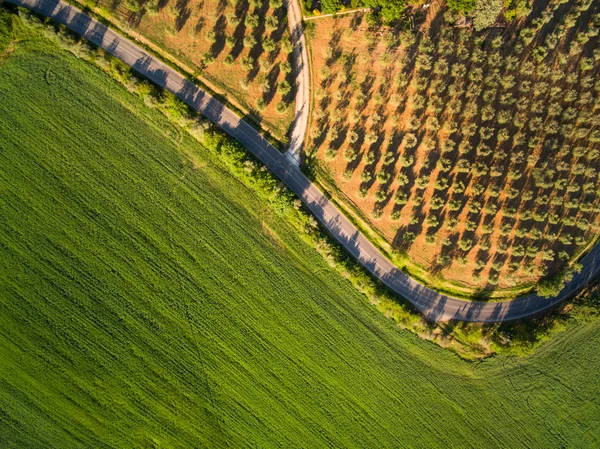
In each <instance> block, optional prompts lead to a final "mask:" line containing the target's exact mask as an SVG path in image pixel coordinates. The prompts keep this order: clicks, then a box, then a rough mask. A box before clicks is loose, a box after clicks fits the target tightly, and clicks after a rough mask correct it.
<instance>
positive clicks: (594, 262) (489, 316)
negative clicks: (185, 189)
mask: <svg viewBox="0 0 600 449" xmlns="http://www.w3.org/2000/svg"><path fill="white" fill-rule="evenodd" d="M9 1H10V2H11V3H15V4H17V5H20V6H24V7H27V8H29V9H32V10H33V11H36V12H38V13H40V14H42V15H44V16H48V17H51V18H52V19H54V20H55V21H57V22H59V23H62V24H64V25H66V26H67V27H68V28H70V29H71V30H73V31H75V32H77V33H79V34H81V35H82V36H84V37H86V38H87V39H89V40H90V41H92V42H93V43H95V44H96V45H98V46H100V47H102V48H104V49H105V50H106V51H108V52H109V53H111V54H113V55H114V56H116V57H117V58H119V59H121V60H122V61H123V62H125V63H126V64H128V65H130V66H131V67H133V68H134V69H135V70H137V71H138V72H140V73H142V74H144V75H145V76H146V77H148V78H149V79H151V80H152V81H154V82H155V83H156V84H158V85H160V86H162V87H164V88H166V89H168V90H170V91H171V92H173V93H175V94H176V95H177V96H178V97H179V98H181V99H182V100H184V101H185V102H186V103H188V104H189V105H191V106H192V107H194V108H195V109H196V110H198V111H199V112H200V113H202V114H203V115H204V116H206V117H207V118H208V119H209V120H211V121H212V122H214V123H215V124H216V125H218V126H219V127H221V128H222V129H223V130H224V131H225V132H227V133H228V134H229V135H230V136H232V137H233V138H234V139H236V140H238V141H239V142H240V143H241V144H243V145H244V146H245V147H246V148H247V149H248V150H249V151H250V152H251V153H252V154H254V156H256V157H257V158H258V159H260V160H261V161H262V162H263V163H264V164H265V165H266V166H267V167H268V168H269V170H271V171H272V172H273V173H275V175H277V176H278V177H279V178H280V179H281V180H283V181H284V182H285V184H287V186H288V187H289V188H290V189H291V190H292V191H293V192H295V193H296V194H297V195H298V197H299V198H301V200H302V201H303V202H304V204H306V206H307V207H308V208H309V209H310V210H311V211H312V212H313V213H314V214H315V216H316V217H317V218H318V219H319V220H320V221H321V222H322V223H323V224H324V225H325V226H326V227H327V229H329V232H330V233H331V235H333V236H334V237H335V238H336V239H337V240H338V241H339V242H340V243H341V244H342V245H343V246H344V247H345V248H346V249H347V250H348V252H350V253H351V254H352V255H353V256H354V257H355V258H356V259H358V260H359V261H360V262H361V263H362V264H363V265H364V266H365V267H366V268H367V269H368V270H369V271H371V273H373V274H374V275H375V276H376V277H377V278H379V279H380V280H381V281H382V282H383V283H385V284H386V285H387V286H388V287H389V288H391V289H392V290H394V291H395V292H397V293H398V294H400V295H402V296H403V297H405V298H406V299H407V300H408V301H410V302H411V303H412V304H413V305H414V306H415V307H416V308H417V309H419V310H420V311H421V312H422V313H423V314H424V315H425V316H426V317H427V318H428V319H430V320H436V321H445V320H460V321H477V322H499V321H509V320H516V319H519V318H524V317H528V316H531V315H535V314H538V313H540V312H542V311H544V310H546V309H548V308H550V307H552V306H554V305H556V304H558V303H559V302H561V301H563V300H565V299H566V298H568V297H569V296H571V295H572V294H573V293H574V292H575V291H577V290H578V289H580V288H581V287H583V286H585V285H586V284H587V283H588V282H589V280H590V279H591V278H592V277H594V276H595V275H597V274H598V271H599V269H600V245H596V246H595V247H594V248H593V249H592V251H591V252H590V253H589V254H588V255H587V256H586V257H585V258H584V259H583V261H582V264H583V266H584V268H583V270H582V271H581V273H580V274H579V275H577V276H576V277H575V278H574V279H573V281H571V282H570V283H569V284H568V285H567V286H566V287H565V289H564V290H563V291H562V292H561V294H560V295H559V297H557V298H553V299H545V298H540V297H538V296H535V295H529V296H524V297H521V298H517V299H515V300H512V301H503V302H481V301H465V300H461V299H457V298H453V297H451V296H447V295H443V294H441V293H438V292H435V291H433V290H431V289H429V288H427V287H425V286H423V285H421V284H419V283H418V282H416V281H415V280H413V279H411V278H409V277H408V276H407V275H406V274H404V273H403V272H401V271H400V270H398V269H397V268H396V267H395V266H394V265H393V264H392V263H391V262H390V261H389V260H388V259H387V258H386V257H385V256H383V255H382V254H381V253H380V252H379V250H377V248H375V246H374V245H373V244H372V243H371V242H369V241H368V240H367V239H366V238H365V237H364V236H363V235H362V234H361V233H360V232H359V231H358V230H357V229H356V228H355V227H354V226H353V225H352V224H351V223H350V222H349V221H348V219H347V218H346V217H345V216H344V215H343V214H342V213H341V212H340V211H339V210H338V209H337V208H336V207H335V206H334V205H333V204H332V203H331V202H330V201H329V200H327V198H326V197H325V196H324V195H323V193H322V192H321V191H320V190H319V189H318V188H317V187H316V186H315V185H314V184H312V183H311V182H310V181H309V180H308V178H306V176H304V174H302V172H301V171H300V169H299V168H298V166H297V165H296V164H295V163H294V162H293V161H290V160H289V159H288V158H287V157H286V156H284V155H282V154H281V153H280V152H279V151H278V150H277V149H276V148H275V147H273V146H272V145H270V144H269V142H267V140H266V139H264V138H263V137H262V136H261V135H260V134H259V133H258V132H257V131H256V130H255V129H254V128H252V127H251V126H250V125H248V124H247V123H246V122H244V121H243V120H241V119H240V118H239V117H238V116H237V115H236V114H234V113H233V112H232V111H230V110H229V109H227V108H226V107H225V106H224V105H222V104H221V103H219V102H218V101H217V100H215V99H214V98H213V97H211V96H210V95H209V94H208V93H206V92H204V91H202V90H201V89H199V88H198V87H196V86H195V85H194V84H193V83H191V82H190V81H188V80H186V79H185V78H184V77H183V76H182V75H181V74H179V73H178V72H177V71H176V70H174V69H172V68H170V67H169V66H167V65H166V64H163V63H162V62H161V61H160V60H158V59H157V58H155V57H153V56H151V55H149V54H148V53H146V52H145V51H143V50H142V49H141V48H140V47H138V46H137V45H136V44H135V43H133V42H132V41H130V40H128V39H126V38H124V37H122V36H121V35H119V34H117V33H116V32H114V31H112V30H110V29H108V28H107V27H105V26H104V25H102V24H100V23H99V22H97V21H95V20H94V19H92V18H91V17H89V16H87V15H86V14H84V13H82V12H81V11H80V10H78V9H76V8H74V7H72V6H70V5H68V4H66V3H64V2H62V1H58V0H9Z"/></svg>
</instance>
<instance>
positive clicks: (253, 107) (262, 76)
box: [94, 0, 294, 140]
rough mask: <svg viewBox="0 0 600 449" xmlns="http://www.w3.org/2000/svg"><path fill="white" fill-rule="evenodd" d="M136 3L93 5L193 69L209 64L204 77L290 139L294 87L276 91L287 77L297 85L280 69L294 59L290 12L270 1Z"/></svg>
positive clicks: (103, 1)
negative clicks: (267, 45)
mask: <svg viewBox="0 0 600 449" xmlns="http://www.w3.org/2000/svg"><path fill="white" fill-rule="evenodd" d="M127 3H129V4H127ZM132 4H135V3H134V1H131V2H125V1H113V0H99V2H98V3H96V4H94V5H95V6H98V7H100V8H101V9H102V10H103V11H104V13H103V15H108V14H110V15H112V16H113V17H116V18H117V19H118V20H119V21H120V22H123V23H125V24H126V26H127V27H128V28H129V30H131V31H133V32H136V33H139V34H140V35H142V36H143V37H144V38H147V39H148V40H150V41H151V42H152V43H153V44H155V45H157V46H158V47H160V48H162V49H164V50H166V51H167V52H168V53H169V54H171V55H173V56H174V57H176V58H177V59H178V60H180V61H181V62H183V63H184V64H186V65H187V66H188V67H190V68H192V69H193V70H197V69H199V68H201V67H204V69H203V70H202V72H201V76H202V77H203V78H205V79H206V80H208V81H209V83H210V84H212V85H213V86H215V87H216V90H218V91H220V92H222V93H224V95H225V96H227V97H228V98H231V99H232V100H233V102H234V104H237V105H239V106H241V108H242V109H244V110H246V111H247V112H248V113H250V114H251V115H252V116H253V117H254V118H255V119H256V120H257V121H259V122H261V126H263V127H265V128H266V129H267V130H269V131H270V132H271V133H272V134H273V135H274V136H275V137H276V138H278V139H280V140H285V138H286V134H287V132H288V130H289V127H290V124H291V122H292V119H293V98H294V97H293V92H292V91H290V92H289V93H283V94H282V93H279V92H278V91H277V85H278V83H280V82H282V81H284V80H285V81H287V82H288V83H289V84H290V85H292V84H293V83H292V78H291V76H290V75H288V74H286V73H284V72H282V71H281V68H280V63H284V62H289V63H290V64H291V58H290V57H289V55H288V54H287V52H286V51H283V50H282V45H281V44H282V41H284V40H287V41H289V31H288V25H287V16H286V13H285V11H284V9H283V8H282V7H277V8H273V7H271V6H270V5H269V2H268V1H265V2H263V3H258V2H257V3H254V4H253V5H252V4H249V3H248V2H247V1H245V0H243V1H240V2H238V3H234V2H226V1H224V0H168V1H163V0H161V1H158V2H156V3H153V5H155V6H153V7H152V6H150V5H151V4H152V3H151V2H144V3H142V4H141V5H142V6H133V7H132V6H131V5H132ZM138 8H139V10H137V11H136V9H138ZM132 9H133V11H132ZM150 10H152V11H153V12H150ZM250 13H254V14H256V16H257V18H258V24H257V25H256V26H254V27H253V28H250V27H249V26H247V25H246V24H245V21H244V18H245V17H246V16H247V15H248V14H250ZM268 17H271V18H276V19H277V20H276V21H275V23H276V25H277V26H276V28H274V27H273V24H271V26H270V27H267V26H266V23H265V22H266V19H267V18H268ZM270 20H274V19H270ZM248 36H252V37H251V38H250V39H251V40H254V41H255V43H254V44H253V43H252V42H251V41H250V42H246V43H244V39H245V38H248ZM227 38H229V39H230V41H229V42H227ZM265 38H270V39H272V40H273V41H274V43H275V48H274V49H273V50H272V51H268V50H265V49H263V48H262V46H261V44H262V43H263V41H264V39H265ZM207 53H210V54H212V55H213V57H214V61H213V62H210V63H209V64H203V61H205V60H206V59H205V58H206V54H207ZM229 55H230V58H231V59H229V61H228V59H226V58H228V56H229ZM248 56H252V57H253V58H254V59H255V68H254V69H252V70H250V71H248V70H247V69H245V68H244V67H243V66H242V60H243V59H244V58H246V57H248ZM227 62H229V63H227ZM265 80H266V81H267V82H268V84H269V85H268V86H266V85H265ZM260 99H262V100H263V101H264V103H265V106H263V108H264V109H263V110H260V109H262V108H260V107H259V106H258V101H259V100H260ZM279 103H283V104H286V105H287V108H286V109H285V110H280V111H277V110H276V105H277V104H279Z"/></svg>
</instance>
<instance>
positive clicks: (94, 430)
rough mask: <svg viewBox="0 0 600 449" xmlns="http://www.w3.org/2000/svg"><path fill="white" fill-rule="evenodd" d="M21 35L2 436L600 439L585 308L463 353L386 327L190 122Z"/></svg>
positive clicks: (26, 442) (5, 72)
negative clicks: (520, 347)
mask: <svg viewBox="0 0 600 449" xmlns="http://www.w3.org/2000/svg"><path fill="white" fill-rule="evenodd" d="M19 33H21V35H19ZM22 33H24V32H23V31H20V32H17V33H16V34H17V36H16V37H17V38H19V41H18V43H16V44H15V45H14V46H13V47H12V51H11V52H10V53H9V54H8V53H3V57H2V58H0V60H1V61H2V62H1V63H0V447H2V448H13V447H14V448H24V447H27V448H51V447H52V448H61V449H67V448H86V447H90V448H127V449H131V448H148V447H156V448H172V447H178V448H191V447H194V448H195V447H211V448H215V447H231V448H243V447H253V448H268V447H285V448H293V447H305V448H320V447H335V448H342V447H360V448H367V447H368V448H384V447H422V448H431V447H443V448H447V447H455V448H456V447H464V448H467V447H474V448H475V447H476V448H482V447H485V448H493V447H498V448H511V447H514V448H521V447H540V448H554V447H556V448H558V447H573V448H586V447H590V448H592V447H598V446H599V445H600V409H599V406H598V398H599V394H600V385H599V383H598V375H597V373H598V372H599V370H600V357H598V352H597V348H598V347H599V346H600V332H599V330H600V325H599V324H597V323H596V324H585V325H584V324H580V325H573V326H571V327H570V328H569V330H568V331H567V332H566V333H564V334H562V335H561V336H559V337H558V338H556V339H555V340H553V341H552V342H550V343H547V344H545V345H543V346H542V347H541V349H539V350H538V351H537V352H536V354H535V355H534V356H532V357H531V358H529V359H516V358H503V357H496V358H493V359H489V360H486V361H483V362H481V363H478V364H472V363H467V362H463V361H461V360H460V359H459V358H458V357H456V356H455V355H453V354H452V353H450V352H449V351H445V350H443V349H441V348H439V347H437V346H435V345H433V344H429V343H426V342H423V341H421V340H419V339H418V338H417V337H416V336H414V335H413V334H411V333H409V332H406V331H401V330H399V329H398V328H397V327H395V326H393V324H392V322H391V320H388V319H386V318H385V317H383V315H382V314H381V313H379V312H378V311H377V310H376V309H375V308H374V307H373V306H370V305H368V304H367V303H366V301H365V299H364V298H363V297H362V296H361V295H360V294H358V293H357V292H356V290H354V289H353V288H352V287H351V285H350V283H349V282H348V281H346V280H344V279H343V278H341V277H340V276H339V275H338V274H337V273H336V272H335V271H334V270H333V269H331V268H330V267H329V266H328V265H326V264H325V262H324V261H323V260H322V258H321V257H320V256H319V255H318V254H317V253H316V251H314V250H313V249H312V248H310V247H309V246H308V245H307V244H305V243H303V241H301V240H300V239H299V238H298V237H297V236H296V235H295V231H294V229H293V228H292V226H290V225H289V224H287V223H286V222H285V221H284V220H282V219H281V218H279V217H278V216H277V215H276V214H275V213H274V212H273V211H272V210H271V209H270V208H269V207H268V206H266V205H265V203H263V202H262V201H261V200H259V199H258V198H257V197H256V196H255V195H254V194H253V193H252V192H251V191H249V190H248V189H247V188H246V187H244V186H243V185H242V184H241V183H239V182H237V181H236V180H235V178H233V177H231V176H230V175H229V174H228V173H227V172H226V170H225V169H224V168H223V167H222V166H221V165H220V163H219V161H218V160H217V159H215V157H214V156H212V155H211V154H210V153H209V152H208V151H207V150H204V149H203V148H202V147H201V146H200V145H198V144H197V143H196V142H195V141H192V140H191V138H189V137H188V136H187V134H186V133H184V132H180V131H178V130H177V129H176V128H174V127H173V125H171V124H170V123H168V122H167V120H166V119H165V118H164V117H163V116H162V115H160V114H159V113H158V112H156V111H155V110H151V109H149V108H147V107H146V106H145V105H144V104H143V102H141V100H139V99H138V97H136V96H134V95H132V94H130V93H128V92H127V91H126V90H125V89H124V88H122V87H121V86H120V85H118V84H117V83H116V82H114V81H113V80H111V79H109V78H108V77H107V76H106V75H105V74H103V73H101V72H100V71H99V70H98V69H97V68H95V67H93V66H91V65H89V64H88V63H85V62H83V61H81V60H79V59H77V58H75V57H74V56H73V55H71V54H70V53H67V52H64V51H62V50H59V49H58V48H56V47H55V46H54V44H52V43H49V42H48V41H45V40H43V39H42V38H40V37H36V36H35V35H31V34H28V35H23V34H22ZM3 51H4V50H3Z"/></svg>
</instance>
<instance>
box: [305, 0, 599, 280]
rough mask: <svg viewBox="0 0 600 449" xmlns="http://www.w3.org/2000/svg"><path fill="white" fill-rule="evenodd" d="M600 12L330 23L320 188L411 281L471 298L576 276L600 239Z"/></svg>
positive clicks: (563, 9)
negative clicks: (466, 23) (482, 20)
mask: <svg viewBox="0 0 600 449" xmlns="http://www.w3.org/2000/svg"><path fill="white" fill-rule="evenodd" d="M542 3H543V4H542ZM599 8H600V3H598V2H591V1H588V0H585V1H576V2H568V3H564V2H549V3H548V2H535V7H534V8H533V12H532V13H531V14H530V15H529V16H528V17H524V18H522V19H520V20H516V21H514V22H512V23H511V22H506V21H505V22H501V23H500V24H499V25H498V26H497V27H495V28H491V29H488V30H485V31H482V32H477V31H475V30H473V29H469V28H460V27H457V26H455V25H456V24H457V23H458V18H457V15H455V14H453V13H452V12H450V11H448V10H447V9H439V8H437V9H435V8H434V9H431V10H430V12H429V14H428V15H423V13H422V12H421V13H420V14H421V20H420V21H417V22H416V24H417V25H416V28H415V29H414V30H410V29H407V28H406V27H405V25H404V24H403V22H398V23H397V24H396V25H394V26H384V25H381V23H380V22H378V18H377V17H374V16H373V15H371V14H353V15H347V16H341V17H338V18H323V19H319V20H315V21H314V22H312V23H313V24H314V25H313V26H314V27H315V29H314V31H313V35H314V38H313V39H312V41H311V42H312V44H311V46H312V48H313V52H312V53H313V59H314V61H313V62H314V64H313V70H314V79H315V83H316V86H315V97H316V100H315V112H314V114H313V122H312V125H311V138H312V145H311V147H312V148H314V149H315V155H316V157H317V160H318V165H319V169H318V170H317V171H316V173H317V174H319V173H320V176H321V181H322V182H323V183H324V184H325V185H329V187H330V190H332V191H334V192H335V191H336V190H337V193H336V195H337V197H338V200H339V201H340V202H342V203H344V204H346V206H347V208H348V209H349V210H354V213H355V215H356V216H357V217H359V218H360V219H361V220H364V222H365V223H366V224H367V226H368V227H370V228H372V229H375V230H376V232H377V233H378V235H379V236H380V238H381V241H382V244H383V245H385V246H387V247H388V248H389V249H390V252H391V251H392V250H394V251H397V252H399V253H404V254H406V255H408V259H409V262H407V269H408V271H411V270H412V269H411V266H412V267H414V270H415V272H419V273H421V274H422V275H423V276H425V277H427V276H429V278H430V279H432V280H433V279H445V280H446V281H448V282H449V283H454V284H456V285H460V286H464V287H465V288H470V289H471V291H476V290H478V289H488V290H494V289H513V290H515V289H517V288H518V287H519V286H527V285H532V284H535V283H536V282H537V281H538V280H539V279H540V278H542V277H547V276H551V275H553V274H555V273H561V272H562V270H564V269H565V267H567V266H568V265H569V264H570V263H572V259H573V257H574V256H577V255H579V254H580V253H581V252H582V251H583V250H584V249H585V248H586V247H588V245H589V244H590V242H591V241H592V240H593V239H594V237H595V236H597V235H598V233H599V230H600V228H599V213H598V212H599V211H600V203H599V201H598V198H599V197H598V191H599V188H600V182H599V177H598V161H599V159H598V158H599V155H600V127H599V126H600V119H599V117H600V114H599V111H600V96H599V92H600V82H599V81H598V77H599V74H600V53H599V52H600V47H598V37H597V35H598V27H599V26H600V9H599Z"/></svg>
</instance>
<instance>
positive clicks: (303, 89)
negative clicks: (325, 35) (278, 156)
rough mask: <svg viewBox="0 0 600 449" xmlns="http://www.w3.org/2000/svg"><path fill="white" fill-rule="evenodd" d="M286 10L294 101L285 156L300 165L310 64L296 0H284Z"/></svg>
mask: <svg viewBox="0 0 600 449" xmlns="http://www.w3.org/2000/svg"><path fill="white" fill-rule="evenodd" d="M286 6H287V10H288V23H289V27H290V35H291V36H292V43H293V45H294V51H293V59H294V71H295V73H296V79H295V83H294V84H295V89H296V103H295V115H294V122H293V123H292V132H291V135H290V144H289V147H288V150H287V152H286V156H287V157H288V159H289V160H290V161H292V162H293V163H295V164H296V165H300V158H301V156H302V148H303V146H304V137H305V136H306V128H307V126H308V115H309V113H310V73H309V72H310V66H309V62H308V51H307V49H306V39H305V38H304V30H303V28H302V10H301V9H300V5H299V3H298V0H286Z"/></svg>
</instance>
